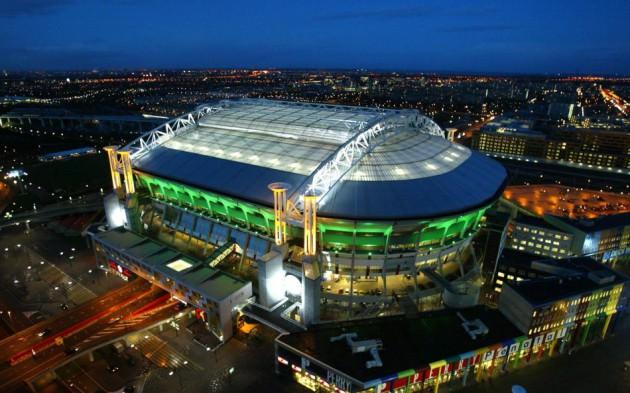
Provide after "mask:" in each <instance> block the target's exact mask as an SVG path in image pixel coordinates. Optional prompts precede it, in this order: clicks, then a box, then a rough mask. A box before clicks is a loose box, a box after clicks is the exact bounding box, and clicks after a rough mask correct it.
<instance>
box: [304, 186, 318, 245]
mask: <svg viewBox="0 0 630 393" xmlns="http://www.w3.org/2000/svg"><path fill="white" fill-rule="evenodd" d="M315 254H317V196H316V195H314V194H306V195H304V255H308V256H313V255H315Z"/></svg>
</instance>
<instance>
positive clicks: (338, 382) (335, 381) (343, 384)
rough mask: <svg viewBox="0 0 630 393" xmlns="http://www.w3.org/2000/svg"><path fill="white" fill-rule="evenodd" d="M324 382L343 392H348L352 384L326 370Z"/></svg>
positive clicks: (346, 379)
mask: <svg viewBox="0 0 630 393" xmlns="http://www.w3.org/2000/svg"><path fill="white" fill-rule="evenodd" d="M326 381H328V383H330V384H332V385H335V386H337V387H338V388H339V389H341V390H345V391H350V388H351V387H352V382H351V381H350V380H348V378H346V377H343V376H341V375H337V374H335V373H334V372H332V371H330V370H327V375H326Z"/></svg>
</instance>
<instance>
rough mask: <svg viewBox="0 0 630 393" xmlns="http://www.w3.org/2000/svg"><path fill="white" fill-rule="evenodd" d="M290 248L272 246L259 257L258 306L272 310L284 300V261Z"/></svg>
mask: <svg viewBox="0 0 630 393" xmlns="http://www.w3.org/2000/svg"><path fill="white" fill-rule="evenodd" d="M287 251H288V248H287V246H286V245H283V246H276V245H274V246H272V248H271V250H270V251H269V252H268V253H267V254H265V255H263V256H261V257H258V259H257V261H256V262H257V263H258V304H260V305H261V306H263V307H266V308H272V307H273V306H275V305H276V304H278V303H279V302H281V301H282V300H284V298H285V296H284V292H285V291H284V285H283V280H284V275H285V272H284V269H283V267H282V261H283V260H284V256H285V255H286V253H287Z"/></svg>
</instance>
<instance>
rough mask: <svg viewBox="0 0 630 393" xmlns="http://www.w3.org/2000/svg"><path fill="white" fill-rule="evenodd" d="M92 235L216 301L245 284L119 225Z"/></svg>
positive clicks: (245, 283)
mask: <svg viewBox="0 0 630 393" xmlns="http://www.w3.org/2000/svg"><path fill="white" fill-rule="evenodd" d="M92 236H93V237H94V238H95V239H96V240H97V241H100V242H103V243H105V244H106V245H109V246H110V247H113V248H115V249H116V250H117V251H119V252H121V253H123V254H126V255H128V256H131V257H133V258H135V259H138V260H141V261H142V262H143V263H144V264H145V265H148V266H150V267H151V268H152V269H153V270H155V271H158V272H160V273H161V274H163V275H164V276H166V277H169V278H171V279H173V281H175V282H177V283H180V284H181V285H183V286H185V287H187V288H190V289H193V290H195V291H197V292H198V293H200V294H201V295H203V296H205V297H207V298H209V299H211V300H214V301H217V302H218V301H221V300H222V299H225V298H226V297H228V296H229V295H231V294H232V293H234V292H236V291H238V290H240V289H241V288H242V287H244V286H246V285H247V282H245V281H243V280H241V279H239V278H237V277H234V276H232V275H230V274H228V273H225V272H223V271H221V270H219V269H215V268H211V267H210V266H208V265H207V264H206V263H205V262H203V261H200V260H197V259H195V258H191V257H189V256H186V255H183V254H181V253H180V252H178V251H176V250H173V249H171V248H169V247H167V246H165V245H163V244H161V243H159V242H157V241H155V240H152V239H148V238H146V237H144V236H141V235H138V234H136V233H134V232H131V231H128V230H126V229H124V228H122V227H120V228H115V229H110V230H108V231H105V232H100V231H96V232H93V233H92Z"/></svg>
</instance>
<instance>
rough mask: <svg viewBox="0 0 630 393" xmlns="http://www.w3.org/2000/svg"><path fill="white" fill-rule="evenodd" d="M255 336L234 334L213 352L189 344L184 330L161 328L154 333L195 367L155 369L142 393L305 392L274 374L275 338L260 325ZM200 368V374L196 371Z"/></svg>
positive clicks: (268, 329)
mask: <svg viewBox="0 0 630 393" xmlns="http://www.w3.org/2000/svg"><path fill="white" fill-rule="evenodd" d="M257 330H258V333H257V334H256V336H247V335H244V334H242V333H240V332H239V333H237V334H236V335H235V336H234V337H232V338H231V339H230V340H229V341H227V342H226V343H225V344H224V345H222V346H220V347H219V348H218V349H216V350H214V351H208V350H206V348H205V347H203V346H201V345H199V344H197V343H195V342H194V341H193V340H192V334H191V333H190V332H188V331H186V329H180V330H179V331H177V330H175V329H173V328H171V327H165V328H164V330H163V331H162V332H159V331H158V332H154V333H155V334H156V335H157V336H158V337H160V338H161V339H162V340H164V341H165V342H167V343H168V344H169V345H170V346H171V347H172V348H173V349H174V350H176V351H178V353H181V354H182V355H183V356H185V357H186V358H187V359H189V361H190V362H192V363H194V365H195V367H187V368H181V369H176V370H175V371H174V372H173V373H172V374H171V373H170V371H172V370H171V369H169V368H155V369H153V370H152V371H151V373H149V374H148V375H147V378H146V381H145V384H144V386H143V390H142V391H143V393H163V392H165V391H169V392H217V393H218V392H246V391H251V392H277V393H289V392H292V393H302V392H308V390H306V389H305V388H303V387H302V386H300V385H298V384H296V383H295V382H294V381H292V380H287V379H283V378H279V377H278V376H276V375H275V373H274V356H275V351H274V347H273V341H274V339H275V337H276V336H277V335H278V333H277V332H275V331H273V330H271V329H270V328H268V327H266V326H264V325H262V324H261V325H260V326H259V327H258V329H257ZM197 367H200V368H201V369H202V370H201V371H200V370H197V369H196V368H197Z"/></svg>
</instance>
